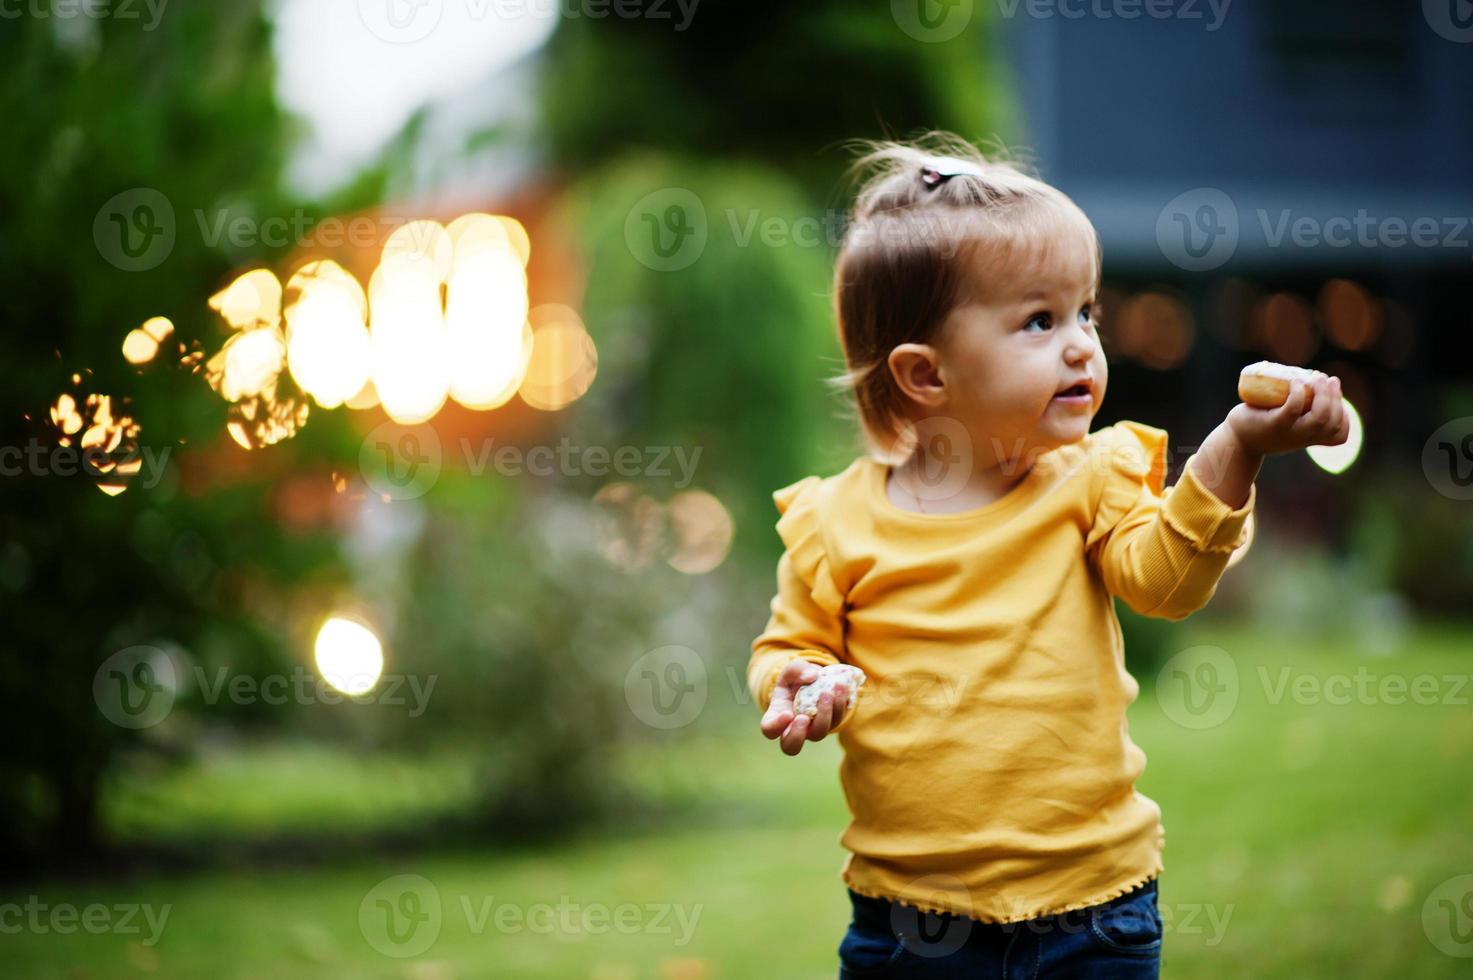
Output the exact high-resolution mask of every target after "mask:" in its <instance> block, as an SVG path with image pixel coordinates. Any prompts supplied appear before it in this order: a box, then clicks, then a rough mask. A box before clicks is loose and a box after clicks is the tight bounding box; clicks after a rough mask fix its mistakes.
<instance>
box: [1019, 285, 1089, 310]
mask: <svg viewBox="0 0 1473 980" xmlns="http://www.w3.org/2000/svg"><path fill="white" fill-rule="evenodd" d="M1099 291H1100V288H1099V286H1096V285H1092V286H1091V287H1090V288H1089V289H1087V290H1085V292H1086V293H1088V294H1089V296H1090V297H1094V296H1096V295H1098V294H1099ZM1048 298H1049V296H1048V293H1046V292H1045V291H1044V290H1042V289H1034V290H1032V291H1030V292H1028V293H1025V294H1024V295H1023V296H1022V297H1021V298H1020V299H1019V300H1018V302H1017V304H1016V305H1018V306H1030V305H1032V304H1034V303H1042V302H1045V301H1047V300H1048Z"/></svg>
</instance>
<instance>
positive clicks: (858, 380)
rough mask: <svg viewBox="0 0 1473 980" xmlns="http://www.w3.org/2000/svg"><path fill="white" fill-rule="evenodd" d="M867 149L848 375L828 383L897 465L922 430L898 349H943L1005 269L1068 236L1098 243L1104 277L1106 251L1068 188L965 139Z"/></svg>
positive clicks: (844, 318) (838, 287) (840, 299)
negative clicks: (914, 419)
mask: <svg viewBox="0 0 1473 980" xmlns="http://www.w3.org/2000/svg"><path fill="white" fill-rule="evenodd" d="M860 146H861V147H862V148H863V149H864V150H866V151H867V152H865V153H864V155H863V156H861V157H860V159H859V160H858V161H856V163H855V165H854V168H853V169H854V172H855V173H856V174H864V175H865V179H864V181H863V185H862V186H861V187H860V190H859V194H858V196H857V198H856V200H855V203H854V208H853V211H852V214H851V218H850V221H849V224H848V226H847V227H846V229H845V232H844V238H843V241H842V243H841V244H840V247H839V254H838V261H837V263H836V266H835V270H834V313H835V318H836V319H837V321H838V328H839V339H840V342H841V344H842V345H843V349H844V360H845V363H846V366H847V368H848V369H847V370H846V371H845V372H844V373H843V374H841V375H839V376H837V377H834V378H829V379H827V383H828V384H829V385H830V386H831V387H834V388H837V389H839V390H842V391H845V392H847V393H848V394H850V395H851V396H852V398H853V401H854V405H855V407H856V408H857V410H858V413H859V423H860V426H861V429H862V430H863V433H864V436H865V441H866V444H867V446H868V449H869V452H870V454H871V455H872V456H874V457H875V458H877V459H880V460H882V461H885V462H891V463H898V462H900V461H902V460H903V459H904V458H905V457H906V456H908V455H909V454H910V453H911V451H912V450H913V449H914V432H913V430H912V429H911V428H910V427H909V425H908V418H909V416H908V412H907V411H906V408H907V405H906V402H907V399H906V396H905V394H904V392H902V391H901V390H900V388H899V386H898V385H896V383H895V379H894V377H893V376H892V374H891V373H890V366H889V356H890V352H891V351H892V350H894V349H895V347H896V346H898V345H900V344H904V343H930V342H933V341H934V340H936V339H937V338H938V337H939V335H940V334H941V331H942V327H943V326H944V325H945V323H946V322H947V318H948V316H949V315H950V313H951V311H952V310H953V309H954V308H956V307H957V306H959V305H961V304H963V303H965V302H968V301H985V300H986V299H987V297H988V294H989V293H990V292H991V290H992V289H993V288H994V287H995V286H996V285H998V283H999V282H1000V281H1001V280H1002V278H1003V276H1002V273H1003V271H1004V270H1006V269H1009V268H1013V269H1016V268H1017V267H1018V266H1017V265H1016V263H1018V262H1020V261H1024V262H1026V261H1029V260H1033V261H1036V260H1038V259H1041V258H1043V257H1045V256H1046V255H1047V254H1048V253H1049V251H1050V250H1051V249H1052V247H1053V245H1054V244H1055V242H1056V240H1057V238H1058V236H1059V233H1060V232H1061V231H1066V232H1067V231H1072V232H1073V233H1076V234H1086V235H1087V236H1088V241H1089V246H1090V248H1091V249H1092V250H1093V254H1094V258H1095V269H1096V278H1097V279H1098V270H1099V267H1100V243H1099V237H1098V235H1097V234H1096V232H1095V229H1094V226H1093V225H1092V224H1090V222H1089V219H1088V218H1087V217H1085V215H1084V212H1083V211H1081V210H1080V209H1079V207H1078V206H1077V205H1076V204H1075V203H1074V202H1073V201H1071V200H1070V199H1069V198H1068V196H1066V195H1065V194H1064V193H1063V192H1062V191H1060V190H1058V189H1057V188H1055V187H1052V186H1050V185H1049V184H1046V183H1044V182H1043V181H1042V180H1040V179H1038V178H1037V177H1035V176H1033V175H1032V174H1030V173H1028V172H1025V169H1024V166H1023V165H1021V164H1018V163H1013V162H1009V161H1007V160H1005V159H992V160H989V159H988V158H987V157H985V156H984V155H983V154H982V152H981V151H980V150H978V149H977V147H975V146H973V145H972V144H971V143H969V142H967V141H966V140H963V139H961V138H960V137H957V136H954V135H951V134H949V133H930V134H928V135H926V136H924V137H922V138H921V139H919V140H916V141H914V142H909V143H899V142H878V143H863V144H860Z"/></svg>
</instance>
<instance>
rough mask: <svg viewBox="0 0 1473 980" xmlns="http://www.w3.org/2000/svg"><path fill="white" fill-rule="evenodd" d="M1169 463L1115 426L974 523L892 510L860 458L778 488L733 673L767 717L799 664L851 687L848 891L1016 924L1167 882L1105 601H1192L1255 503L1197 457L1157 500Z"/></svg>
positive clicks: (1177, 611)
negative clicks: (766, 580) (759, 627)
mask: <svg viewBox="0 0 1473 980" xmlns="http://www.w3.org/2000/svg"><path fill="white" fill-rule="evenodd" d="M1165 471H1166V433H1165V432H1164V431H1163V430H1161V429H1157V428H1153V427H1151V426H1147V425H1142V424H1140V423H1137V422H1120V423H1118V424H1116V425H1113V426H1109V427H1107V428H1104V429H1101V430H1099V431H1097V432H1093V433H1090V434H1089V435H1088V436H1086V437H1085V438H1084V439H1083V440H1081V441H1080V442H1078V443H1074V444H1072V445H1069V446H1064V447H1061V448H1059V449H1056V450H1054V451H1052V452H1049V453H1045V454H1043V455H1041V456H1040V457H1039V458H1038V460H1037V462H1036V463H1035V465H1034V467H1033V469H1032V470H1031V471H1030V472H1029V474H1028V475H1027V476H1026V477H1025V478H1024V479H1022V480H1021V481H1019V483H1017V484H1016V485H1015V486H1014V487H1013V488H1012V490H1010V491H1009V492H1008V493H1007V494H1006V495H1005V496H1004V497H1002V498H1001V499H999V500H996V501H994V502H993V503H991V504H988V505H986V506H984V507H981V508H978V509H974V510H970V511H964V512H960V513H952V514H920V513H913V512H910V511H907V510H904V509H902V508H900V507H897V506H896V505H895V504H894V503H893V502H891V501H890V500H889V499H888V497H887V496H886V493H885V481H886V477H887V473H888V470H887V467H886V466H885V465H884V464H882V463H879V462H878V461H876V460H873V459H871V458H869V457H861V458H860V459H857V460H855V461H854V463H852V464H851V465H850V466H849V467H848V468H847V469H845V470H844V471H843V472H841V473H838V474H836V475H834V476H831V477H828V478H820V477H817V476H809V477H806V478H804V479H802V480H799V481H798V482H797V483H794V484H792V485H791V486H788V487H784V488H783V489H781V490H778V491H776V492H775V493H774V494H773V500H774V502H775V503H776V504H777V508H778V510H779V512H780V513H781V515H782V516H781V518H780V519H779V520H778V522H777V530H778V533H779V534H780V535H781V537H782V539H783V541H784V543H785V544H786V546H787V550H786V551H785V552H784V554H783V556H782V558H781V559H780V560H779V562H778V568H777V580H778V592H777V595H776V596H775V597H774V598H773V600H772V614H771V618H770V620H769V621H768V624H767V627H766V629H765V630H764V631H763V633H762V635H761V636H759V637H758V638H757V639H756V640H755V641H754V642H753V644H752V658H751V661H750V663H749V665H748V671H747V682H748V685H749V686H750V688H751V690H752V694H753V696H754V698H755V700H756V702H757V704H758V707H759V708H760V709H761V710H762V711H764V712H765V711H766V710H767V706H768V703H769V701H770V699H771V696H772V689H773V687H774V685H775V684H776V682H777V677H778V674H779V673H781V670H782V667H783V666H784V665H785V664H787V663H788V662H789V661H791V660H793V659H794V658H796V657H804V658H807V659H808V660H811V661H813V662H815V663H818V664H831V663H849V664H854V665H855V666H857V667H859V668H861V669H862V670H863V671H864V672H865V674H866V676H867V678H868V679H867V681H866V683H865V685H864V687H862V688H861V689H860V691H859V692H858V694H857V695H856V696H854V697H853V698H852V699H851V705H850V708H849V710H848V711H847V712H846V714H845V716H844V718H843V719H842V720H841V721H840V723H839V725H838V726H836V728H835V729H834V731H835V733H836V737H837V738H838V739H839V742H840V745H841V746H842V748H843V750H844V756H843V762H842V764H841V766H840V770H839V775H840V781H841V783H842V785H843V790H844V796H845V799H846V800H847V801H848V804H849V809H850V812H851V814H852V817H853V819H852V821H851V822H850V824H849V826H848V828H847V829H846V830H845V831H844V832H843V834H842V835H841V836H840V838H839V839H840V842H841V843H842V844H843V845H844V846H845V848H847V849H848V850H849V851H850V854H849V855H848V857H847V858H846V859H845V861H844V866H843V868H842V870H841V873H840V874H841V877H842V879H843V881H844V882H845V883H846V884H847V885H848V886H849V887H850V888H852V889H854V890H855V891H856V892H859V893H861V894H864V895H869V896H872V897H880V898H887V899H898V900H900V901H903V902H905V903H907V904H910V905H914V906H916V907H919V908H923V909H929V910H932V911H938V912H952V913H957V914H961V915H966V916H970V917H973V918H976V919H979V920H981V921H984V922H1015V921H1020V920H1024V919H1029V918H1034V917H1037V916H1042V915H1052V914H1056V913H1059V912H1064V911H1069V910H1072V909H1079V908H1085V907H1087V906H1090V905H1095V904H1098V903H1100V902H1104V901H1107V900H1109V899H1111V898H1114V897H1116V896H1118V895H1121V894H1123V893H1124V892H1126V891H1129V890H1130V889H1131V888H1133V887H1134V886H1135V885H1137V884H1140V883H1141V882H1144V881H1147V880H1149V879H1151V878H1153V877H1155V876H1156V875H1158V874H1159V873H1160V871H1161V868H1162V863H1161V845H1162V841H1163V831H1162V828H1161V823H1160V816H1161V811H1160V809H1159V807H1157V805H1156V804H1155V803H1154V802H1152V801H1151V800H1150V799H1148V798H1147V797H1145V796H1143V795H1141V794H1140V793H1138V792H1136V790H1135V781H1136V779H1137V778H1138V777H1139V776H1140V774H1141V771H1142V770H1143V769H1144V768H1145V762H1146V759H1145V754H1144V753H1143V752H1142V751H1141V750H1140V749H1139V748H1138V747H1137V746H1136V745H1135V744H1134V743H1133V742H1132V741H1131V740H1130V736H1129V734H1128V733H1127V731H1126V723H1125V709H1126V706H1127V705H1129V704H1130V703H1131V702H1132V701H1134V700H1135V697H1136V695H1137V693H1138V691H1139V687H1138V685H1137V684H1136V681H1135V679H1134V678H1132V677H1131V676H1130V674H1129V673H1127V672H1126V670H1125V665H1124V656H1123V653H1124V651H1123V644H1122V638H1121V633H1120V623H1119V620H1118V619H1117V618H1116V615H1115V607H1114V602H1113V600H1112V598H1111V597H1112V596H1119V597H1120V598H1121V599H1123V600H1124V601H1125V602H1126V604H1127V605H1129V606H1130V607H1131V608H1132V609H1134V610H1136V611H1137V612H1140V613H1142V614H1145V615H1148V616H1156V617H1162V618H1166V619H1182V618H1184V617H1186V616H1187V615H1189V614H1190V613H1192V612H1193V611H1195V610H1197V609H1200V608H1201V607H1202V606H1203V605H1205V604H1206V603H1207V601H1208V600H1209V599H1210V598H1211V597H1212V594H1213V592H1214V591H1215V590H1216V588H1217V582H1218V579H1219V578H1220V577H1221V575H1222V573H1223V570H1224V569H1225V567H1226V565H1227V562H1228V559H1229V557H1230V556H1231V554H1232V552H1233V551H1234V550H1235V549H1236V548H1238V547H1240V546H1243V545H1244V544H1245V543H1246V538H1247V535H1246V532H1245V529H1244V524H1245V522H1246V521H1247V519H1248V515H1249V514H1250V512H1251V511H1252V509H1253V506H1254V503H1255V500H1256V496H1257V488H1256V487H1255V488H1253V489H1252V490H1250V492H1249V496H1248V500H1247V501H1246V502H1245V503H1244V505H1243V506H1242V507H1241V508H1239V509H1236V510H1235V509H1233V508H1231V507H1229V506H1228V505H1227V504H1225V503H1224V502H1223V501H1222V500H1220V499H1218V497H1216V496H1215V495H1214V494H1213V493H1212V492H1211V491H1209V490H1208V489H1206V487H1205V486H1203V485H1202V483H1201V481H1200V480H1198V479H1197V477H1196V475H1195V473H1194V472H1193V471H1192V469H1191V467H1190V466H1189V467H1188V468H1187V469H1186V470H1185V471H1184V472H1183V475H1182V477H1181V478H1180V479H1179V480H1178V481H1177V482H1176V483H1175V484H1174V485H1173V486H1171V487H1169V488H1165V487H1163V482H1164V479H1165Z"/></svg>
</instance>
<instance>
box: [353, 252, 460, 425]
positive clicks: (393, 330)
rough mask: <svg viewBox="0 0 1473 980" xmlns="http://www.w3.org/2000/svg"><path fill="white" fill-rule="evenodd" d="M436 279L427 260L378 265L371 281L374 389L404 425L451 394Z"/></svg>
mask: <svg viewBox="0 0 1473 980" xmlns="http://www.w3.org/2000/svg"><path fill="white" fill-rule="evenodd" d="M447 240H448V239H447ZM405 254H406V256H407V253H405ZM435 275H436V273H435V271H434V269H433V267H431V265H430V264H429V263H428V262H427V261H423V260H416V259H412V258H408V257H405V258H403V259H401V260H400V261H396V262H394V263H392V264H389V265H380V266H379V268H378V269H377V270H376V271H375V272H374V274H373V278H372V279H371V280H370V281H369V286H368V299H369V308H370V310H371V327H370V337H371V339H372V365H373V366H372V375H373V385H374V388H375V389H376V390H377V391H378V397H379V401H380V402H381V403H382V404H383V407H384V411H385V412H387V413H388V415H389V417H390V418H392V419H393V420H394V421H395V422H398V423H400V424H402V425H414V424H416V423H419V422H424V421H426V420H428V419H429V418H431V417H432V416H433V415H434V414H435V413H436V412H438V411H439V410H440V406H441V405H443V404H445V397H446V395H447V394H449V391H450V362H449V348H448V344H447V342H446V338H445V317H444V314H443V312H442V311H441V308H440V281H439V280H438V279H437V278H435Z"/></svg>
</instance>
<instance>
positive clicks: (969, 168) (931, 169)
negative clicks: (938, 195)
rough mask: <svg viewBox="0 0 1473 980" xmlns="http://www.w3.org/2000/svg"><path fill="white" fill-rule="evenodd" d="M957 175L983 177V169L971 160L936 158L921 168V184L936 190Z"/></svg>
mask: <svg viewBox="0 0 1473 980" xmlns="http://www.w3.org/2000/svg"><path fill="white" fill-rule="evenodd" d="M957 174H967V175H968V176H971V177H981V176H983V173H982V168H981V167H979V166H977V164H975V163H973V162H972V161H971V160H961V159H958V158H957V157H936V158H935V159H933V160H932V161H931V162H930V163H927V164H925V165H924V166H922V167H921V183H923V184H925V185H926V187H927V188H929V189H931V190H935V189H936V188H937V187H940V186H941V185H942V184H944V183H946V182H947V181H948V180H950V179H951V178H953V177H955V176H956V175H957Z"/></svg>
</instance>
